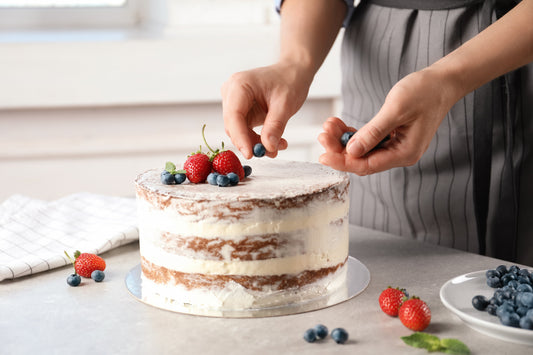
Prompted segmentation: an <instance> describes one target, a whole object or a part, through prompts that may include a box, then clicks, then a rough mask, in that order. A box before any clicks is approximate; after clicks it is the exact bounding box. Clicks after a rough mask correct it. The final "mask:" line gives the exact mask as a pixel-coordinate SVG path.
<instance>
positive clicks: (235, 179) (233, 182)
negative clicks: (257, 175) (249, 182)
mask: <svg viewBox="0 0 533 355" xmlns="http://www.w3.org/2000/svg"><path fill="white" fill-rule="evenodd" d="M226 176H227V177H228V179H229V184H230V185H231V186H235V185H237V184H238V183H239V176H238V175H237V174H235V173H229V174H228V175H226Z"/></svg>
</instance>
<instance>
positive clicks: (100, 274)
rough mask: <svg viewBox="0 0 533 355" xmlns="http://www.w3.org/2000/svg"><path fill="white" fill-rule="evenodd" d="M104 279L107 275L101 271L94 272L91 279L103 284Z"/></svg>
mask: <svg viewBox="0 0 533 355" xmlns="http://www.w3.org/2000/svg"><path fill="white" fill-rule="evenodd" d="M104 278H105V274H104V272H103V271H101V270H94V271H93V272H92V273H91V279H93V280H94V281H96V282H102V281H104Z"/></svg>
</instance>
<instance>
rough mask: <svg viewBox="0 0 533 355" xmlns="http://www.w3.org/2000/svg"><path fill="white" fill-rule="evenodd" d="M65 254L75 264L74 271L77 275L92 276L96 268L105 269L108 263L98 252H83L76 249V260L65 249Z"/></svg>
mask: <svg viewBox="0 0 533 355" xmlns="http://www.w3.org/2000/svg"><path fill="white" fill-rule="evenodd" d="M65 255H66V256H67V258H68V259H69V260H70V262H71V263H72V265H74V272H75V273H76V274H77V275H80V276H83V277H86V278H90V277H91V273H92V272H93V271H94V270H100V271H104V270H105V267H106V264H105V261H104V259H102V258H101V257H99V256H98V255H96V254H91V253H81V252H80V251H79V250H76V252H75V253H74V260H72V258H71V257H70V255H68V253H67V252H66V251H65Z"/></svg>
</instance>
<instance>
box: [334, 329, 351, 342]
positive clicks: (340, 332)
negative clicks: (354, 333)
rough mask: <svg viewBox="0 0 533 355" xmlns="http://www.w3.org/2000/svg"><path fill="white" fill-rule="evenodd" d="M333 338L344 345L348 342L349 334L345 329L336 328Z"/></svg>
mask: <svg viewBox="0 0 533 355" xmlns="http://www.w3.org/2000/svg"><path fill="white" fill-rule="evenodd" d="M331 338H332V339H333V340H335V342H336V343H337V344H344V343H346V340H348V332H347V331H346V330H344V329H343V328H335V329H333V330H332V331H331Z"/></svg>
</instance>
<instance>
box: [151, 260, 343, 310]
mask: <svg viewBox="0 0 533 355" xmlns="http://www.w3.org/2000/svg"><path fill="white" fill-rule="evenodd" d="M346 274H347V267H346V266H343V267H341V268H339V269H338V270H337V271H336V272H335V273H333V274H331V275H328V276H327V277H324V278H322V279H320V280H319V281H318V282H316V283H314V284H310V285H306V286H304V287H302V288H299V289H297V290H289V291H274V292H264V291H252V290H249V289H246V288H244V287H242V286H241V285H239V284H238V283H236V282H228V283H226V285H225V287H224V288H211V289H203V288H197V289H192V290H188V289H186V288H185V287H183V286H182V285H161V284H158V283H155V282H153V281H152V280H149V279H147V278H146V277H144V276H143V275H141V279H142V299H143V301H145V302H147V303H150V304H153V305H155V306H158V307H161V308H165V309H170V310H174V311H178V312H179V311H181V312H186V313H194V314H202V313H204V312H205V313H206V314H208V315H220V316H223V315H224V313H223V312H224V311H234V310H246V309H248V310H253V309H265V308H269V307H275V306H280V305H287V304H298V303H304V302H309V301H311V300H314V301H316V300H319V299H321V298H327V297H328V296H334V297H330V298H329V299H325V300H324V302H325V303H324V306H326V305H328V304H332V303H336V302H338V299H345V297H346V294H347V292H348V291H347V289H346ZM215 310H219V311H220V312H221V313H220V314H214V313H213V311H215Z"/></svg>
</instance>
